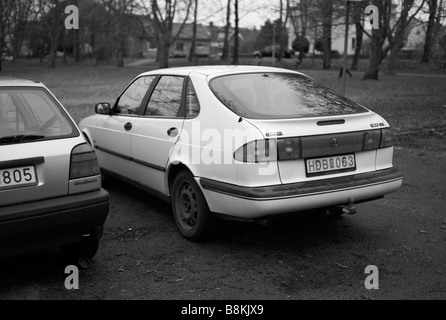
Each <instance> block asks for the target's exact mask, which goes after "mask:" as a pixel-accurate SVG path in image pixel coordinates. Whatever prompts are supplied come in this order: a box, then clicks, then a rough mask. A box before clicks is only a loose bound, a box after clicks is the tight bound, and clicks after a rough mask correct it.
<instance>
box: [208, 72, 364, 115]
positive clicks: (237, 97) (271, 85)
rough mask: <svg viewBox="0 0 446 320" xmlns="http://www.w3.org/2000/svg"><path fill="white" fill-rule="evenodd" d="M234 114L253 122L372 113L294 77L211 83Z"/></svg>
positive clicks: (261, 76)
mask: <svg viewBox="0 0 446 320" xmlns="http://www.w3.org/2000/svg"><path fill="white" fill-rule="evenodd" d="M210 86H211V89H212V91H213V92H214V94H215V95H216V96H217V98H218V99H219V100H220V101H221V102H222V103H223V104H224V105H225V106H226V107H227V108H229V109H230V110H232V111H233V112H235V113H236V114H238V115H239V116H242V117H247V118H252V119H284V118H309V117H324V116H336V115H348V114H355V113H364V112H368V110H367V109H365V108H363V107H361V106H360V105H359V104H357V103H355V102H353V101H351V100H349V99H347V98H345V97H342V96H340V95H338V94H337V93H336V92H334V91H333V90H331V89H329V88H326V87H324V86H322V85H320V84H318V83H316V82H315V81H313V80H311V79H309V78H306V77H304V76H301V75H298V74H291V73H251V74H238V75H230V76H222V77H218V78H215V79H214V80H212V81H211V83H210Z"/></svg>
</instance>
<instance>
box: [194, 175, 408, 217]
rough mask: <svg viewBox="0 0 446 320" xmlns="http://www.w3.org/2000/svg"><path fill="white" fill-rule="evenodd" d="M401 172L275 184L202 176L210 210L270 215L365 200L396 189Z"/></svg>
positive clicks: (234, 214) (400, 180)
mask: <svg viewBox="0 0 446 320" xmlns="http://www.w3.org/2000/svg"><path fill="white" fill-rule="evenodd" d="M402 179H403V174H402V173H401V172H400V171H398V170H397V169H395V168H391V169H386V170H380V171H376V172H371V173H364V174H357V175H351V176H346V177H341V178H333V179H324V180H319V181H311V182H301V183H293V184H285V185H277V186H264V187H243V186H237V185H231V184H227V183H222V182H218V181H215V180H209V179H204V178H201V179H199V180H198V181H199V182H200V185H201V186H202V189H203V193H204V195H205V197H206V199H207V201H208V205H209V208H210V210H211V211H212V212H215V213H220V214H226V215H230V216H234V217H239V218H246V219H257V218H261V217H265V216H269V215H278V214H283V213H292V212H298V211H304V210H311V209H317V208H324V207H329V206H335V205H343V204H348V203H349V199H353V200H354V202H355V203H358V202H365V201H368V200H373V199H376V198H379V197H382V196H384V195H385V194H388V193H391V192H393V191H396V190H397V189H398V188H400V187H401V184H402Z"/></svg>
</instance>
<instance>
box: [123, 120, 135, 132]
mask: <svg viewBox="0 0 446 320" xmlns="http://www.w3.org/2000/svg"><path fill="white" fill-rule="evenodd" d="M132 128H133V125H132V124H131V123H130V122H129V123H126V124H125V126H124V129H125V130H126V131H130V130H132Z"/></svg>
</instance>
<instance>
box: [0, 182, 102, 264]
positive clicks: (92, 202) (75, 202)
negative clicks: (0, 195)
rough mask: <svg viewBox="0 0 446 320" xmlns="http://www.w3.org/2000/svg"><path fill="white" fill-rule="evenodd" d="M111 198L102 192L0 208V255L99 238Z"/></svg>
mask: <svg viewBox="0 0 446 320" xmlns="http://www.w3.org/2000/svg"><path fill="white" fill-rule="evenodd" d="M109 204H110V196H109V194H108V192H107V191H105V190H103V189H101V190H99V191H95V192H88V193H84V194H79V195H73V196H67V197H62V198H57V199H50V200H44V201H38V202H32V203H25V204H19V205H13V206H7V207H0V256H1V257H5V256H11V255H15V254H22V253H27V252H30V251H35V250H41V249H47V248H52V247H58V246H62V245H67V244H71V243H75V242H79V241H82V240H83V239H84V238H85V236H86V235H87V234H89V235H90V236H95V237H97V238H100V237H101V236H102V229H103V225H104V223H105V221H106V219H107V216H108V211H109Z"/></svg>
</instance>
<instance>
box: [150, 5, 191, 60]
mask: <svg viewBox="0 0 446 320" xmlns="http://www.w3.org/2000/svg"><path fill="white" fill-rule="evenodd" d="M191 6H192V0H184V1H180V0H165V1H164V8H163V9H161V8H160V6H159V5H158V1H157V0H151V10H152V16H153V23H154V27H155V31H156V33H157V37H158V39H157V40H158V59H159V67H160V68H168V67H169V51H170V47H171V45H172V43H173V42H174V40H175V39H176V38H178V36H179V35H180V33H181V31H182V30H183V28H184V25H185V24H186V22H187V20H188V18H189V14H190V8H191ZM180 9H182V10H184V11H185V12H186V14H185V17H184V20H183V22H182V24H181V27H180V28H179V30H178V32H177V34H176V35H173V34H172V32H173V24H174V19H175V16H176V14H177V13H178V10H180Z"/></svg>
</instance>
